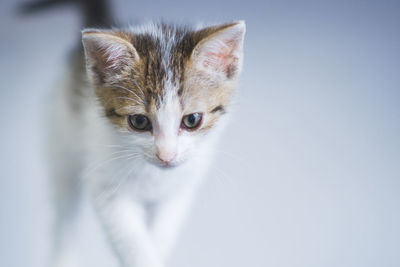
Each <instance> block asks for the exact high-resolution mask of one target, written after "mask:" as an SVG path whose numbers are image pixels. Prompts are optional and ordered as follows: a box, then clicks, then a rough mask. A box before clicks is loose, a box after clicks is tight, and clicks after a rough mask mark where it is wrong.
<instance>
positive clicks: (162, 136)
mask: <svg viewBox="0 0 400 267" xmlns="http://www.w3.org/2000/svg"><path fill="white" fill-rule="evenodd" d="M244 32H245V26H244V23H243V22H239V23H231V24H224V25H221V26H216V27H209V28H205V29H203V30H200V31H189V30H187V29H177V28H175V27H168V26H166V25H153V26H152V27H149V28H148V29H140V30H139V29H138V30H132V31H129V32H121V31H93V30H92V31H85V32H84V33H83V43H84V47H85V53H86V58H87V67H88V72H89V78H90V80H91V82H92V83H93V85H94V88H95V90H96V95H97V97H98V99H99V101H100V104H101V105H102V106H103V107H104V111H105V114H106V116H107V118H108V119H109V120H110V121H111V122H112V123H113V124H114V125H115V126H116V128H117V129H118V130H119V131H122V132H124V138H129V140H130V143H131V144H134V146H135V147H137V148H139V149H140V152H141V154H142V155H143V158H145V159H146V160H147V161H148V162H150V163H152V164H155V165H157V166H160V167H174V166H177V165H179V164H180V163H182V162H184V161H186V160H188V159H189V158H191V157H195V156H196V151H198V150H199V146H201V145H202V141H203V139H204V136H205V135H207V134H208V133H209V132H210V131H213V129H214V128H215V127H216V126H217V124H218V121H219V120H220V118H221V116H223V115H224V114H225V112H226V111H227V110H228V108H229V104H230V102H231V98H232V95H233V91H234V87H235V86H236V83H237V78H238V76H239V73H240V69H241V62H242V43H243V36H244Z"/></svg>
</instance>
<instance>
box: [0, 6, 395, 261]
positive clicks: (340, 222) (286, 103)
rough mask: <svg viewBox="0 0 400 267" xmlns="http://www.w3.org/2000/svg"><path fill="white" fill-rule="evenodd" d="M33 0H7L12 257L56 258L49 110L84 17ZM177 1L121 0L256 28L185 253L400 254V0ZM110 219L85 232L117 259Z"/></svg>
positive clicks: (276, 257)
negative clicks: (107, 225)
mask: <svg viewBox="0 0 400 267" xmlns="http://www.w3.org/2000/svg"><path fill="white" fill-rule="evenodd" d="M19 2H22V1H11V0H2V1H1V3H0V81H1V88H0V109H1V115H0V123H1V124H0V125H1V128H0V266H4V267H43V266H46V265H45V264H46V261H47V257H48V247H49V243H48V241H49V225H50V215H49V206H50V203H49V197H48V190H47V189H48V177H47V175H46V162H45V160H44V151H43V144H44V142H45V140H44V136H43V132H44V129H43V125H44V113H43V112H44V108H45V106H46V104H47V103H48V97H47V96H48V94H49V93H50V92H51V91H52V90H57V88H55V87H54V86H53V85H54V84H55V82H56V80H57V77H59V76H60V75H61V73H62V68H63V67H64V65H65V62H66V58H67V57H68V51H69V49H70V48H71V47H73V46H74V45H75V44H76V42H78V39H79V36H80V33H79V31H80V30H81V28H80V27H81V26H80V22H79V14H78V12H77V10H75V9H74V8H59V9H56V10H52V11H49V12H44V13H40V14H38V15H35V16H30V17H20V16H17V15H16V11H15V8H16V6H17V4H18V3H19ZM168 2H169V1H127V0H125V1H122V0H119V1H114V2H113V5H114V7H115V12H116V13H117V14H118V15H119V17H118V18H119V20H121V21H122V22H135V21H136V20H139V21H140V20H143V19H152V18H160V17H163V18H165V19H167V20H173V21H178V22H187V21H190V22H198V21H204V22H207V23H211V22H224V21H230V20H234V19H245V20H246V22H247V29H248V31H247V35H246V41H245V65H244V72H243V76H242V81H241V87H240V90H239V97H238V104H237V106H236V112H235V114H234V116H233V118H234V119H233V121H232V123H231V125H230V127H229V128H228V129H227V131H226V135H225V137H224V140H223V141H222V142H221V145H220V147H219V148H218V149H220V150H221V151H222V152H221V153H219V154H218V155H219V156H218V158H217V160H216V162H215V167H214V168H213V170H212V171H211V174H210V177H209V179H208V181H207V182H206V183H205V184H204V186H203V187H202V190H201V192H199V197H198V200H197V202H196V205H195V207H194V208H193V210H192V212H191V216H190V217H189V218H188V221H187V224H186V225H185V228H184V231H183V233H182V237H181V239H180V241H179V244H178V246H177V248H176V250H175V251H174V254H173V255H172V258H171V261H170V266H172V267H268V266H271V267H278V266H279V267H314V266H315V267H331V266H332V267H333V266H338V267H339V266H340V267H346V266H348V267H366V266H376V267H382V266H393V267H394V266H400V229H399V226H400V214H399V213H400V152H399V150H400V141H399V136H400V105H399V103H400V31H399V26H400V16H399V14H400V4H399V2H398V1H260V2H257V1H240V2H239V1H227V0H225V1H218V2H217V1H211V0H204V1H193V2H191V1H182V0H181V1H175V2H174V3H173V4H171V3H168ZM95 228H96V227H95V226H93V225H92V224H90V222H89V223H88V226H87V227H86V230H85V231H84V235H83V236H86V237H87V238H84V239H83V240H86V241H82V243H80V244H77V246H81V247H82V248H81V251H82V252H85V253H88V256H87V260H88V261H89V262H96V261H97V262H100V263H104V264H103V265H104V266H107V267H110V266H112V265H111V264H108V262H109V261H108V260H106V259H105V258H107V253H105V252H104V251H107V250H106V249H104V245H98V244H101V238H100V239H99V234H96V233H91V232H92V231H91V230H92V229H95ZM93 232H96V231H93ZM97 239H99V240H100V241H96V242H93V240H97ZM91 240H92V241H91ZM103 258H104V260H103ZM111 262H112V261H111ZM106 263H107V264H106ZM103 265H101V264H99V265H97V264H94V263H93V264H92V266H99V267H100V266H103Z"/></svg>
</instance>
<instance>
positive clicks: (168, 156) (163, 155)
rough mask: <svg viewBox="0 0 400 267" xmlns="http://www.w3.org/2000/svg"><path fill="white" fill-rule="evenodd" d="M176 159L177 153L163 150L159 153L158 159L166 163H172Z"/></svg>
mask: <svg viewBox="0 0 400 267" xmlns="http://www.w3.org/2000/svg"><path fill="white" fill-rule="evenodd" d="M175 157H176V152H170V151H163V150H158V151H157V158H158V159H159V160H160V161H162V162H164V163H170V162H171V161H173V160H174V159H175Z"/></svg>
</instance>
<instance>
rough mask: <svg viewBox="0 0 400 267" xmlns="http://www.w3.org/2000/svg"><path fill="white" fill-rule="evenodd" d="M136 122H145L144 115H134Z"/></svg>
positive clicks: (139, 123)
mask: <svg viewBox="0 0 400 267" xmlns="http://www.w3.org/2000/svg"><path fill="white" fill-rule="evenodd" d="M135 119H136V124H138V125H141V124H143V123H144V122H145V120H146V119H145V118H144V116H140V115H139V116H136V118H135Z"/></svg>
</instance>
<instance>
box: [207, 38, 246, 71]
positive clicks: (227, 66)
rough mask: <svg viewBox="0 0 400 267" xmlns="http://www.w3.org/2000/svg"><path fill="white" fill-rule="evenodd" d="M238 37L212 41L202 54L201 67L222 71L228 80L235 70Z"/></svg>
mask: <svg viewBox="0 0 400 267" xmlns="http://www.w3.org/2000/svg"><path fill="white" fill-rule="evenodd" d="M239 39H240V37H239V35H234V36H230V38H223V39H218V40H213V41H212V42H213V44H211V45H210V46H209V47H208V48H206V51H205V53H204V60H203V62H202V64H203V67H205V68H212V69H214V70H217V71H222V72H223V73H225V75H226V76H227V77H228V78H230V77H231V76H232V75H233V74H234V72H235V70H236V69H237V67H238V66H237V61H238V58H237V55H236V54H235V52H236V50H237V49H238V42H239Z"/></svg>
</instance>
